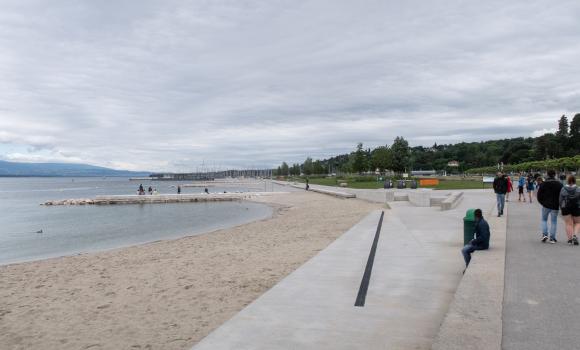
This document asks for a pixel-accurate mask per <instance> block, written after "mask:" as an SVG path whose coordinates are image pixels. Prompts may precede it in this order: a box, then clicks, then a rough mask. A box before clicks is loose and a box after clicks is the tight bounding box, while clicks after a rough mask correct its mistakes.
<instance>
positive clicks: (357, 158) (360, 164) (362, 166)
mask: <svg viewBox="0 0 580 350" xmlns="http://www.w3.org/2000/svg"><path fill="white" fill-rule="evenodd" d="M367 168H368V167H367V160H366V154H365V151H364V150H363V144H362V143H361V142H359V144H358V145H357V146H356V151H355V152H354V160H353V164H352V170H353V171H354V172H357V173H362V172H363V171H366V170H367Z"/></svg>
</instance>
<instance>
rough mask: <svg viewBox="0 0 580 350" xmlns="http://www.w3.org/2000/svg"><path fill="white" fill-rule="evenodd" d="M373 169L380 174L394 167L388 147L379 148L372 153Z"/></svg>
mask: <svg viewBox="0 0 580 350" xmlns="http://www.w3.org/2000/svg"><path fill="white" fill-rule="evenodd" d="M371 167H372V168H373V170H374V169H379V171H380V172H384V171H385V170H386V169H390V168H391V167H392V158H391V151H390V150H389V148H388V147H387V146H379V147H377V148H375V149H374V150H373V151H372V152H371Z"/></svg>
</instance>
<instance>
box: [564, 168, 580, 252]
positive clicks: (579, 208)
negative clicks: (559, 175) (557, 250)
mask: <svg viewBox="0 0 580 350" xmlns="http://www.w3.org/2000/svg"><path fill="white" fill-rule="evenodd" d="M559 200H560V208H561V210H562V217H563V218H564V223H565V224H566V235H567V236H568V244H570V245H578V237H577V235H578V234H579V233H580V189H579V188H578V187H577V186H576V178H575V177H574V176H573V175H569V176H568V178H567V179H566V185H565V186H563V187H562V189H561V190H560V197H559Z"/></svg>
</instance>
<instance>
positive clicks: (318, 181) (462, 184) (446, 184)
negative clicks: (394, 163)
mask: <svg viewBox="0 0 580 350" xmlns="http://www.w3.org/2000/svg"><path fill="white" fill-rule="evenodd" d="M289 181H297V182H305V180H304V179H303V178H292V179H289ZM340 182H346V183H348V187H349V188H361V189H375V188H383V183H382V182H377V181H365V182H355V181H348V180H344V179H343V180H341V179H338V180H337V179H336V178H334V177H327V178H313V179H309V183H310V184H312V185H324V186H338V183H340ZM425 188H433V189H435V190H466V189H481V188H492V186H491V184H490V183H486V184H485V187H484V186H483V183H482V182H481V181H480V180H479V181H478V180H448V181H446V180H442V181H439V185H437V186H428V187H425Z"/></svg>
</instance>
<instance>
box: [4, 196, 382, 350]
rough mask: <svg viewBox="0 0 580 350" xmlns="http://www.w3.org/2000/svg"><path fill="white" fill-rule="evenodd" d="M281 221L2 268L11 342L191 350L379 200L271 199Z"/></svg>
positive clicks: (15, 345)
mask: <svg viewBox="0 0 580 350" xmlns="http://www.w3.org/2000/svg"><path fill="white" fill-rule="evenodd" d="M257 201H260V202H264V203H267V204H269V205H271V206H273V207H274V208H275V211H274V216H273V217H272V218H271V219H268V220H263V221H258V222H253V223H250V224H246V225H242V226H238V227H234V228H231V229H226V230H220V231H215V232H211V233H207V234H203V235H199V236H191V237H185V238H181V239H177V240H171V241H159V242H154V243H149V244H144V245H140V246H134V247H129V248H122V249H117V250H112V251H107V252H101V253H92V254H83V255H77V256H69V257H61V258H55V259H48V260H43V261H37V262H29V263H22V264H15V265H7V266H0V344H1V348H2V349H189V348H190V347H191V346H193V345H194V344H195V343H197V342H198V341H199V340H201V339H202V338H203V337H204V336H206V335H207V334H208V333H209V332H211V331H212V330H213V329H215V328H216V327H218V326H219V325H220V324H222V323H223V322H224V321H226V320H228V319H229V318H230V317H231V316H233V315H234V314H235V313H237V312H238V311H239V310H241V309H242V308H243V307H244V306H246V305H247V304H249V303H250V302H252V301H253V300H255V299H256V298H257V297H258V296H260V295H261V294H262V293H264V292H265V291H266V290H268V289H269V288H271V287H272V286H273V285H275V284H276V283H277V282H278V281H279V280H281V279H282V278H284V277H285V276H286V275H288V274H289V273H290V272H292V271H294V270H295V269H296V268H297V267H299V266H300V265H301V264H303V263H304V262H305V261H307V260H308V259H309V258H311V257H312V256H314V255H315V254H316V253H317V252H318V251H320V250H321V249H323V248H325V247H326V246H327V245H328V244H329V243H331V242H332V241H333V240H334V239H336V238H337V237H338V236H340V235H341V234H342V233H344V232H345V231H347V230H348V229H349V228H350V227H351V226H352V225H354V224H355V223H357V222H358V221H359V220H360V219H362V218H363V217H364V216H365V215H366V214H367V213H368V212H370V211H371V210H373V209H376V208H377V207H378V205H377V204H370V203H366V202H363V201H359V200H344V199H338V198H334V197H330V196H325V195H321V194H316V193H306V192H296V193H290V194H280V195H275V196H268V197H262V198H259V199H257Z"/></svg>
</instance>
